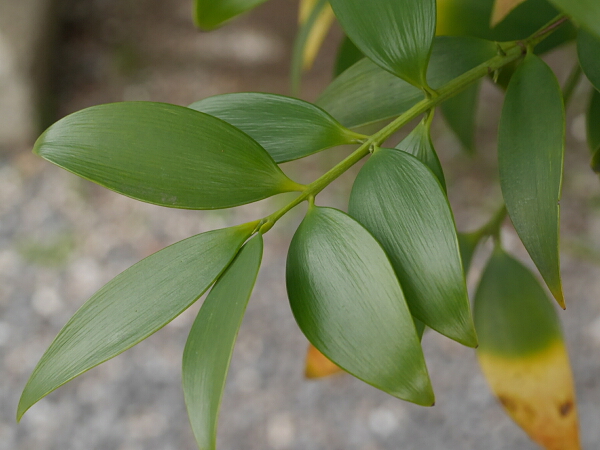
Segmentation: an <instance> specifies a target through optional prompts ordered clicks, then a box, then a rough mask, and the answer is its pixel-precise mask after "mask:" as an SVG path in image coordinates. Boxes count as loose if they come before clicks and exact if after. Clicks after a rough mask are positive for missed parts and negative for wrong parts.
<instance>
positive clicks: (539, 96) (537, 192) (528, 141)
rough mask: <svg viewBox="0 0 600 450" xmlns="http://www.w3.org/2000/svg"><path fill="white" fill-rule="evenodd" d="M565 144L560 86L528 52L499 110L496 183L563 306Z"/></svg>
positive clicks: (531, 251)
mask: <svg viewBox="0 0 600 450" xmlns="http://www.w3.org/2000/svg"><path fill="white" fill-rule="evenodd" d="M564 145H565V111H564V106H563V101H562V94H561V89H560V86H559V84H558V81H557V80H556V77H555V76H554V73H553V72H552V70H551V69H550V68H549V67H548V66H547V65H546V64H545V63H544V62H543V61H542V60H541V59H539V58H538V57H537V56H534V55H531V54H530V55H528V56H527V57H526V58H525V61H524V62H523V64H522V65H521V66H520V67H519V68H518V69H517V71H516V72H515V74H514V75H513V77H512V78H511V81H510V83H509V85H508V89H507V91H506V98H505V100H504V106H503V108H502V116H501V118H500V128H499V132H498V164H499V169H500V186H501V188H502V195H503V196H504V201H505V203H506V209H507V210H508V215H509V216H510V218H511V220H512V223H513V225H514V227H515V230H516V231H517V233H518V235H519V237H520V238H521V241H522V242H523V244H524V245H525V248H526V249H527V251H528V252H529V255H530V256H531V258H532V259H533V262H534V263H535V265H536V266H537V267H538V269H539V271H540V273H541V274H542V277H543V278H544V280H545V281H546V284H547V285H548V287H549V289H550V292H552V294H553V295H554V298H556V300H557V302H558V303H559V305H561V306H562V307H563V308H564V297H563V293H562V283H561V279H560V261H559V248H558V240H559V225H560V220H559V215H560V211H559V209H560V208H559V200H560V190H561V183H562V173H563V159H564Z"/></svg>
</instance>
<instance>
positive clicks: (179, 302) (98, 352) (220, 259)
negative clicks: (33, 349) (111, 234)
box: [17, 223, 256, 420]
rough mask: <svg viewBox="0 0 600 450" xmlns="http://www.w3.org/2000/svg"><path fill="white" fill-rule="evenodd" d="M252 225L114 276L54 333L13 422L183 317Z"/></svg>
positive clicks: (214, 234) (197, 240)
mask: <svg viewBox="0 0 600 450" xmlns="http://www.w3.org/2000/svg"><path fill="white" fill-rule="evenodd" d="M255 226H256V223H250V224H245V225H241V226H238V227H233V228H225V229H222V230H216V231H210V232H208V233H203V234H199V235H196V236H193V237H191V238H188V239H185V240H183V241H180V242H178V243H176V244H173V245H171V246H169V247H167V248H165V249H163V250H161V251H159V252H157V253H155V254H153V255H151V256H149V257H147V258H146V259H143V260H142V261H140V262H138V263H137V264H135V265H134V266H132V267H130V268H129V269H127V270H125V271H124V272H122V273H121V274H120V275H117V276H116V277H115V278H114V279H113V280H112V281H110V282H109V283H108V284H106V285H105V286H104V287H103V288H101V289H100V290H99V291H98V292H96V293H95V294H94V295H93V296H92V297H91V298H90V299H89V300H88V301H87V302H86V303H85V304H84V305H83V306H82V307H81V308H80V309H79V310H78V311H77V312H76V313H75V315H74V316H73V317H72V318H71V320H69V322H68V323H67V324H66V325H65V326H64V328H63V329H62V330H61V331H60V333H58V336H57V337H56V339H54V342H52V344H51V345H50V347H49V348H48V350H46V353H44V355H43V356H42V359H41V360H40V362H39V363H38V364H37V366H36V368H35V370H34V371H33V373H32V375H31V377H30V378H29V381H28V382H27V385H26V386H25V389H24V391H23V394H22V396H21V400H20V402H19V408H18V412H17V420H19V419H20V418H21V416H22V415H23V414H24V413H25V411H27V410H28V409H29V408H30V407H31V406H32V405H33V404H34V403H36V402H37V401H38V400H40V399H41V398H43V397H45V396H46V395H48V394H49V393H50V392H52V391H53V390H55V389H56V388H58V387H60V386H62V385H63V384H65V383H66V382H68V381H70V380H72V379H73V378H75V377H76V376H78V375H80V374H82V373H83V372H85V371H87V370H89V369H91V368H92V367H95V366H97V365H98V364H100V363H103V362H104V361H106V360H108V359H110V358H113V357H115V356H117V355H118V354H120V353H122V352H124V351H125V350H127V349H128V348H130V347H133V346H134V345H135V344H137V343H138V342H140V341H142V340H144V339H145V338H147V337H148V336H150V335H151V334H152V333H154V332H155V331H157V330H159V329H161V328H162V327H164V326H165V325H166V324H167V323H169V322H170V321H171V320H173V319H174V318H175V317H177V316H178V315H179V314H181V313H182V312H183V311H184V310H185V309H186V308H188V307H189V306H190V305H191V304H192V303H194V302H195V301H196V300H197V299H198V297H200V296H201V295H202V294H203V293H204V291H206V289H208V288H209V286H210V285H211V284H212V283H213V281H214V280H215V279H216V278H217V277H218V276H219V274H220V273H221V272H222V271H223V270H224V269H225V268H226V267H227V266H228V265H229V262H230V261H231V260H232V259H233V258H234V256H235V255H236V253H237V251H238V250H239V248H240V247H241V246H242V244H243V243H244V241H245V240H246V239H247V238H248V236H249V235H250V233H251V232H252V231H253V230H254V227H255Z"/></svg>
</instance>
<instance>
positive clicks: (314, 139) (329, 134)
mask: <svg viewBox="0 0 600 450" xmlns="http://www.w3.org/2000/svg"><path fill="white" fill-rule="evenodd" d="M190 108H192V109H195V110H197V111H201V112H203V113H206V114H210V115H211V116H215V117H218V118H219V119H222V120H224V121H225V122H228V123H230V124H231V125H233V126H235V127H236V128H239V129H240V130H242V131H244V132H245V133H247V134H248V135H249V136H250V137H252V138H253V139H254V140H256V141H257V142H258V143H259V144H260V145H262V146H263V147H264V149H265V150H267V152H269V154H270V155H271V156H272V157H273V159H274V160H275V162H277V163H280V162H285V161H291V160H293V159H298V158H303V157H305V156H308V155H311V154H313V153H316V152H318V151H320V150H324V149H326V148H329V147H334V146H336V145H343V144H354V143H357V142H358V140H359V139H362V138H364V137H365V136H362V135H359V134H356V133H354V132H352V131H350V130H348V129H346V128H344V127H343V126H342V125H340V124H339V122H337V121H336V120H335V119H334V118H333V117H331V116H330V115H329V114H327V113H326V112H325V111H323V110H322V109H321V108H319V107H318V106H315V105H313V104H311V103H308V102H305V101H302V100H298V99H295V98H292V97H284V96H283V95H275V94H259V93H251V92H245V93H239V94H223V95H216V96H214V97H208V98H205V99H204V100H200V101H199V102H196V103H192V104H191V105H190Z"/></svg>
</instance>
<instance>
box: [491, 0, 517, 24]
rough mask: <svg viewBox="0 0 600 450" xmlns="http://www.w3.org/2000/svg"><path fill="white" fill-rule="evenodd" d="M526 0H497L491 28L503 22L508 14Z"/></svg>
mask: <svg viewBox="0 0 600 450" xmlns="http://www.w3.org/2000/svg"><path fill="white" fill-rule="evenodd" d="M524 1H525V0H496V1H495V2H494V9H493V11H492V20H491V22H490V26H492V27H495V26H496V25H497V24H499V23H500V22H502V21H503V20H504V18H505V17H506V16H508V14H509V13H510V12H511V11H512V10H513V9H515V8H516V7H517V6H519V5H520V4H521V3H523V2H524Z"/></svg>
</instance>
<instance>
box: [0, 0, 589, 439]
mask: <svg viewBox="0 0 600 450" xmlns="http://www.w3.org/2000/svg"><path fill="white" fill-rule="evenodd" d="M295 9H296V2H295V1H292V0H275V1H273V2H271V3H268V4H266V5H263V6H262V7H260V8H259V9H258V10H257V11H255V12H254V13H252V14H250V15H247V16H245V17H243V18H242V19H240V20H238V21H236V22H235V23H234V24H232V25H229V26H227V27H225V28H222V29H220V30H218V31H216V32H213V33H210V34H202V33H199V32H198V31H197V30H195V29H194V28H193V26H192V24H191V17H190V2H189V1H184V0H170V1H164V0H137V1H133V0H128V1H125V0H121V1H118V0H94V1H92V0H88V1H74V0H72V1H70V2H65V7H64V8H63V10H62V16H61V17H62V21H63V26H62V38H61V39H62V45H61V47H60V48H59V49H58V51H57V54H56V59H55V60H56V70H55V73H56V77H55V80H54V85H55V89H54V95H55V97H54V99H53V100H52V101H54V102H56V105H57V110H58V116H62V115H64V114H67V113H69V112H72V111H75V110H78V109H81V108H84V107H87V106H90V105H93V104H98V103H106V102H111V101H122V100H154V101H167V102H171V103H177V104H183V105H185V104H189V103H191V102H192V101H195V100H197V99H200V98H204V97H206V96H209V95H214V94H217V93H222V92H233V91H243V90H253V91H269V92H279V93H288V79H287V75H288V74H287V68H288V65H289V53H290V48H291V45H292V42H293V32H294V29H295ZM338 37H339V32H334V33H333V36H332V39H331V41H332V43H331V44H328V45H327V46H326V47H325V49H324V55H325V56H324V57H323V58H321V59H319V60H318V61H317V63H316V66H315V68H314V70H313V71H312V72H311V73H310V75H308V76H307V77H306V83H305V89H304V93H303V94H304V97H305V98H308V99H314V98H315V96H316V95H317V93H318V92H319V91H320V90H321V89H322V88H323V87H324V86H325V84H326V83H327V82H328V79H329V73H330V68H331V67H330V65H331V63H330V62H329V61H330V59H331V55H332V52H333V48H334V46H335V42H336V38H338ZM556 60H557V61H558V60H559V59H558V58H556ZM585 89H586V86H581V87H580V89H579V90H578V91H577V94H576V98H575V101H574V108H572V109H573V111H571V115H570V119H569V125H568V127H569V133H568V134H569V152H568V155H567V173H566V176H565V182H564V195H563V200H562V203H561V204H562V207H563V213H562V214H563V222H562V225H563V251H564V253H563V255H564V256H563V270H564V283H565V292H566V298H567V302H568V305H569V309H568V311H567V312H564V313H561V317H562V319H563V322H564V328H565V333H566V337H567V341H568V345H569V348H570V350H571V358H572V362H573V369H574V375H575V380H576V384H577V392H578V397H579V412H580V417H581V431H582V437H583V442H584V448H585V449H588V450H591V449H594V448H597V443H598V442H600V427H598V426H597V425H598V423H600V408H599V407H598V406H599V405H600V358H599V357H598V353H599V352H600V301H598V297H599V296H600V277H598V276H597V274H598V271H599V270H600V267H599V265H600V233H598V231H599V230H600V185H599V184H598V179H597V177H596V176H595V175H593V174H592V173H591V171H589V169H588V166H587V157H588V156H587V154H586V152H587V150H586V149H585V146H584V144H583V141H584V136H583V133H582V123H583V122H582V116H581V107H578V106H577V105H576V104H577V103H581V102H580V101H579V100H581V99H582V96H583V95H584V93H585ZM483 97H484V99H483V101H482V106H481V109H480V114H479V121H480V125H481V128H480V131H479V136H478V141H479V142H480V145H479V147H480V148H479V150H480V154H479V156H477V157H476V158H474V159H468V158H467V157H465V156H464V155H463V154H462V153H461V152H460V150H459V148H458V145H457V143H456V141H455V139H454V138H453V136H451V135H450V134H449V132H448V130H447V129H446V127H445V125H444V124H443V123H442V121H441V120H437V121H436V123H435V124H434V125H435V131H436V135H435V142H436V145H437V147H438V150H439V153H440V157H441V159H442V161H443V164H444V167H445V168H446V173H447V178H448V180H449V185H450V190H449V192H450V198H451V201H452V203H453V205H454V206H455V209H456V214H457V222H458V225H459V228H461V229H472V228H475V227H476V226H477V225H479V223H481V221H482V220H484V219H485V217H486V216H487V215H488V214H489V213H490V212H491V211H493V210H494V208H495V207H496V205H497V204H498V202H499V191H498V187H497V181H496V178H497V176H496V173H495V168H494V163H493V160H494V152H495V150H494V140H495V131H494V130H495V129H496V127H497V119H498V104H499V101H500V99H501V97H500V95H499V94H498V92H497V91H496V90H495V88H493V87H492V86H486V89H485V90H484V93H483ZM438 119H439V118H438ZM28 150H29V149H28V148H23V149H13V151H11V152H9V153H7V154H4V155H0V379H2V380H3V382H2V383H1V384H0V450H30V449H33V448H36V449H43V450H55V449H61V450H63V449H74V450H79V449H81V450H83V449H85V450H88V449H102V450H113V449H114V450H138V449H161V450H171V449H181V450H185V449H190V450H191V449H194V448H195V447H194V446H195V444H194V441H193V437H192V433H191V430H190V428H189V424H188V420H187V417H186V413H185V407H184V403H183V395H182V392H181V387H180V359H181V353H182V350H183V346H184V343H185V339H186V334H187V331H188V329H189V327H190V326H191V323H192V321H193V319H194V316H195V313H196V312H197V310H198V307H199V303H200V302H199V303H198V304H196V305H194V306H192V307H191V308H190V309H189V310H188V311H186V312H185V313H184V314H182V315H181V316H180V317H179V318H177V319H176V320H174V321H173V322H172V323H170V324H169V325H167V326H166V327H165V328H164V329H163V330H161V331H159V332H158V333H156V334H155V335H153V336H152V337H150V338H148V339H147V340H146V341H144V342H142V343H140V344H139V345H137V346H136V347H134V348H133V349H131V350H129V351H127V352H126V353H124V354H122V355H120V356H118V357H117V358H114V359H113V360H111V361H109V362H107V363H105V364H103V365H101V366H99V367H97V368H95V369H93V370H91V371H90V372H88V373H86V374H84V375H82V376H80V377H79V378H78V379H76V380H74V381H73V382H71V383H69V384H67V385H66V386H64V387H62V388H61V389H59V390H58V391H57V392H55V393H53V394H51V395H49V396H48V397H47V398H45V399H43V400H42V401H40V402H39V403H38V404H37V405H35V406H34V407H33V408H32V409H31V410H30V411H29V412H28V413H27V414H26V415H25V417H24V419H23V420H22V422H21V424H20V425H16V424H15V422H14V414H15V410H16V405H17V402H18V398H19V395H20V392H21V390H22V388H23V386H24V384H25V382H26V381H27V377H28V376H29V374H30V373H31V371H32V369H33V367H34V365H35V364H36V362H37V360H38V359H39V357H40V356H41V354H42V353H43V351H44V350H45V348H46V347H47V346H48V345H49V343H50V342H51V340H52V338H53V337H54V336H55V335H56V333H57V332H58V331H59V329H60V328H61V326H62V325H63V324H64V323H65V322H66V321H67V320H68V318H69V317H70V316H71V315H72V314H73V313H74V312H75V311H76V310H77V308H78V307H79V306H80V305H81V304H82V303H83V301H84V300H85V299H86V298H88V297H89V296H90V295H91V294H93V293H94V292H95V291H96V290H97V289H98V288H99V287H101V286H102V285H103V284H104V283H106V282H107V281H109V280H110V279H111V278H112V277H114V276H115V275H116V274H118V273H119V272H121V271H122V270H124V269H126V268H127V267H129V266H130V265H132V264H133V263H135V262H137V261H138V260H140V259H141V258H143V257H145V256H147V255H149V254H151V253H153V252H155V251H157V250H159V249H161V248H163V247H164V246H166V245H168V244H171V243H173V242H176V241H178V240H180V239H183V238H185V237H188V236H191V235H193V234H196V233H200V232H203V231H207V230H210V229H214V228H219V227H224V226H228V225H232V224H237V223H241V222H244V221H247V220H250V219H252V218H258V217H262V216H264V215H265V214H267V213H268V212H270V211H272V210H273V209H274V208H276V207H277V205H279V204H282V203H283V202H284V201H285V198H277V199H272V200H269V201H263V202H259V203H257V204H254V205H249V206H245V207H240V208H235V209H233V210H231V211H223V212H192V211H182V210H169V209H166V208H161V207H157V206H152V205H147V204H142V203H139V202H136V201H133V200H131V199H128V198H125V197H122V196H119V195H117V194H114V193H112V192H109V191H107V190H104V189H102V188H99V187H97V186H95V185H92V184H91V183H88V182H85V181H83V180H80V179H78V178H77V177H75V176H73V175H70V174H68V173H67V172H65V171H62V170H60V169H58V168H55V167H53V166H51V165H50V164H47V163H45V162H43V161H41V160H39V159H37V158H35V157H34V156H32V155H31V154H30V152H29V151H28ZM347 151H348V149H335V150H332V151H329V152H326V153H324V154H322V155H317V156H316V157H311V158H307V159H306V160H305V161H301V162H299V163H294V164H288V165H286V166H285V170H286V171H287V172H289V173H290V174H292V175H295V176H297V178H298V179H299V181H309V180H311V179H313V178H315V177H316V176H318V174H320V173H322V172H323V171H324V170H326V168H327V167H330V166H332V165H333V164H334V163H335V162H336V161H337V160H339V158H340V157H341V156H342V155H344V154H345V153H347ZM352 172H353V173H355V172H356V171H352ZM351 180H352V174H348V175H345V176H343V177H342V178H341V179H340V180H339V181H338V182H336V183H335V184H334V185H333V186H331V187H330V188H329V189H328V190H327V191H325V192H324V194H323V195H322V196H320V197H319V203H320V204H323V205H324V204H329V205H333V206H337V207H340V208H342V209H345V202H346V201H347V195H348V192H349V188H350V183H351ZM302 210H303V207H300V208H299V210H298V211H294V212H293V213H292V214H291V215H290V217H289V218H288V217H286V218H284V219H283V220H282V223H280V224H278V225H277V227H276V228H275V229H274V230H273V231H272V232H270V233H269V234H268V235H267V236H266V239H265V256H264V260H263V266H262V269H261V273H260V276H259V279H258V283H257V286H256V289H255V292H254V294H253V297H252V299H251V301H250V305H249V307H248V311H247V314H246V317H245V319H244V323H243V325H242V330H241V332H240V337H239V341H238V345H237V346H236V349H235V353H234V357H233V362H232V366H231V371H230V374H229V379H228V383H227V387H226V392H225V396H224V402H223V407H222V411H221V420H220V425H219V448H220V449H223V450H228V449H241V450H246V449H250V450H252V449H260V450H266V449H273V450H279V449H282V450H283V449H294V450H300V449H303V450H307V449H310V450H320V449H329V450H331V449H335V450H338V449H339V450H342V449H344V450H388V449H389V450H392V449H399V448H401V449H403V450H409V449H415V450H416V449H418V450H423V449H427V450H437V449H440V450H441V449H445V450H475V449H482V448H485V449H490V450H509V449H511V450H514V449H524V450H527V449H534V448H537V447H536V446H535V445H534V444H532V443H531V442H530V441H529V440H528V439H527V437H526V436H525V435H524V433H523V432H522V431H521V430H520V429H518V428H517V427H516V426H515V425H514V424H513V423H512V422H511V421H510V419H508V418H507V417H506V416H505V415H504V413H503V412H502V410H501V408H500V407H499V406H498V404H497V402H496V401H495V400H494V398H493V397H492V396H491V394H490V392H489V390H488V389H487V386H486V384H485V380H484V379H483V377H482V375H481V374H480V372H479V369H478V367H477V364H476V360H475V357H474V353H473V351H471V350H469V349H467V348H464V347H461V346H460V345H458V344H456V343H454V342H452V341H450V340H448V339H446V338H443V337H441V336H439V335H437V334H435V333H428V334H427V335H426V336H425V338H424V348H425V353H426V357H427V361H428V365H429V370H430V373H431V377H432V381H433V384H434V388H435V390H436V397H437V403H436V406H435V407H433V408H428V409H426V408H420V407H417V406H414V405H411V404H408V403H404V402H401V401H399V400H396V399H394V398H392V397H389V396H387V395H385V394H383V393H381V392H379V391H377V390H375V389H374V388H371V387H369V386H367V385H365V384H363V383H361V382H359V381H357V380H355V379H353V378H351V377H350V376H344V375H341V376H334V377H332V378H330V379H327V380H322V381H318V382H315V381H307V380H305V379H304V378H303V359H304V354H305V351H306V340H305V339H304V338H303V336H302V334H301V333H300V331H299V330H298V328H297V326H296V325H295V322H294V320H293V317H292V315H291V312H290V310H289V307H288V304H287V300H286V293H285V284H284V271H285V267H284V265H285V264H284V261H285V254H286V251H287V246H288V243H289V240H290V238H291V235H292V233H293V229H294V227H293V226H294V225H295V224H297V223H298V222H299V221H300V220H301V215H302ZM505 240H506V243H507V246H508V247H509V248H510V249H511V250H512V251H513V252H514V253H516V254H517V255H519V256H520V257H522V259H523V260H524V261H526V263H527V264H529V265H530V266H531V263H530V262H529V261H528V260H527V259H526V257H525V253H524V251H523V249H522V248H521V247H520V246H519V243H518V241H517V240H516V239H515V237H514V234H512V232H511V231H510V230H507V231H506V233H505ZM479 260H481V257H480V258H479ZM479 263H480V264H476V265H475V270H474V271H473V273H472V275H471V277H470V280H469V281H470V283H471V285H472V284H473V281H475V280H476V278H477V275H478V272H479V270H480V269H479V267H480V266H481V261H479Z"/></svg>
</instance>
